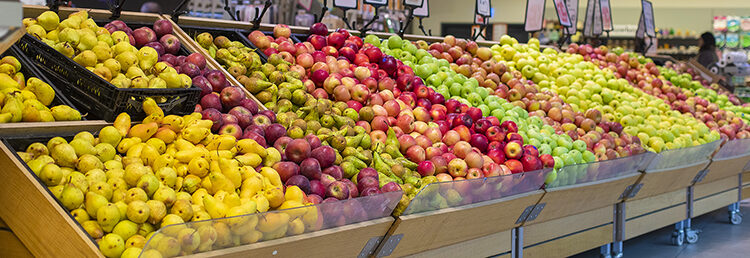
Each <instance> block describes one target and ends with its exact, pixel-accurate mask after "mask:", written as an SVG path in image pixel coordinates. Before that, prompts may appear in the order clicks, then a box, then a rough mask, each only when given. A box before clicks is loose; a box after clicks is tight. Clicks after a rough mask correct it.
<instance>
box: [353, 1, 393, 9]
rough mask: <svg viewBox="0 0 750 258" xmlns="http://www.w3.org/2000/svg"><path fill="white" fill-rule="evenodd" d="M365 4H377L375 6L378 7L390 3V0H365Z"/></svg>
mask: <svg viewBox="0 0 750 258" xmlns="http://www.w3.org/2000/svg"><path fill="white" fill-rule="evenodd" d="M354 1H356V0H354ZM365 4H369V5H372V6H375V8H377V7H381V6H386V5H388V0H365Z"/></svg>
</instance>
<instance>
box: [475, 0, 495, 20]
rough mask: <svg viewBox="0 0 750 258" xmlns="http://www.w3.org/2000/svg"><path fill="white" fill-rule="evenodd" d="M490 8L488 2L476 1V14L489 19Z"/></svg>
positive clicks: (488, 0) (484, 0) (485, 0)
mask: <svg viewBox="0 0 750 258" xmlns="http://www.w3.org/2000/svg"><path fill="white" fill-rule="evenodd" d="M490 6H491V4H490V0H477V4H476V7H475V10H476V14H478V15H481V16H484V17H490V16H491V15H492V13H491V12H492V10H491V9H492V8H491V7H490Z"/></svg>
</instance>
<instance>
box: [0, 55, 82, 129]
mask: <svg viewBox="0 0 750 258" xmlns="http://www.w3.org/2000/svg"><path fill="white" fill-rule="evenodd" d="M6 56H13V57H15V58H16V59H18V62H20V63H21V70H20V71H19V72H21V73H22V74H23V75H24V78H25V79H26V80H27V81H28V80H29V78H31V77H36V78H37V79H39V80H41V81H43V82H45V83H47V84H49V86H50V87H52V89H53V90H55V98H54V99H53V100H52V103H51V104H50V106H49V107H50V108H51V107H53V106H59V105H67V106H69V107H71V108H73V109H75V110H78V112H81V110H79V109H78V108H77V107H76V105H74V104H73V102H71V101H70V100H69V99H68V98H66V97H65V95H63V93H62V91H60V89H59V88H58V87H57V86H55V83H54V82H53V81H52V80H50V79H49V78H47V76H46V75H45V74H44V73H42V72H41V71H39V70H38V69H37V67H36V66H35V65H34V64H33V63H32V62H31V61H30V60H29V59H28V58H26V57H25V56H24V55H23V54H22V53H21V50H19V49H18V47H17V46H11V47H10V48H8V50H6V51H5V53H3V54H2V55H0V57H6ZM81 120H86V117H85V114H81Z"/></svg>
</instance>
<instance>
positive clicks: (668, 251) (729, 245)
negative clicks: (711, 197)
mask: <svg viewBox="0 0 750 258" xmlns="http://www.w3.org/2000/svg"><path fill="white" fill-rule="evenodd" d="M741 209H742V214H745V215H746V216H748V215H747V214H750V200H745V201H743V202H742V205H741ZM746 218H747V217H746ZM693 228H695V229H700V230H702V232H701V233H700V235H699V236H700V239H699V240H698V243H695V244H685V245H683V246H674V245H672V244H671V243H670V235H671V234H672V231H674V227H673V226H669V227H665V228H661V229H659V230H656V231H653V232H651V233H648V234H645V235H642V236H640V237H637V238H635V239H631V240H628V241H625V246H624V256H623V257H660V258H661V257H722V258H729V257H748V256H749V255H750V221H747V220H746V221H744V222H743V223H742V224H740V225H732V224H730V223H729V220H728V217H727V210H726V209H720V210H716V211H714V212H712V213H709V214H705V215H703V216H700V217H698V218H696V219H693ZM574 257H575V258H588V257H599V250H598V249H596V250H589V251H588V252H585V253H582V254H579V255H576V256H574Z"/></svg>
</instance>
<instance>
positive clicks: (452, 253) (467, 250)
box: [407, 230, 512, 258]
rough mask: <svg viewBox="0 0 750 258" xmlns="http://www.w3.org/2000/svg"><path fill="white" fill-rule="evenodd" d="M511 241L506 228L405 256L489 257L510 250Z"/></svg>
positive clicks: (431, 257)
mask: <svg viewBox="0 0 750 258" xmlns="http://www.w3.org/2000/svg"><path fill="white" fill-rule="evenodd" d="M511 241H512V240H511V231H510V230H508V231H503V232H500V233H495V234H492V235H488V236H484V237H480V238H477V239H472V240H469V241H464V242H461V243H457V244H453V245H449V246H445V247H441V248H437V249H432V250H428V251H424V252H421V253H417V254H414V255H410V256H407V257H411V258H438V257H446V258H449V257H467V258H468V257H489V256H493V255H496V254H499V253H505V252H510V248H511ZM508 256H510V255H508ZM501 257H502V256H501Z"/></svg>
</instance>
